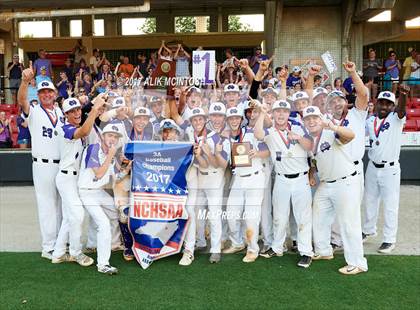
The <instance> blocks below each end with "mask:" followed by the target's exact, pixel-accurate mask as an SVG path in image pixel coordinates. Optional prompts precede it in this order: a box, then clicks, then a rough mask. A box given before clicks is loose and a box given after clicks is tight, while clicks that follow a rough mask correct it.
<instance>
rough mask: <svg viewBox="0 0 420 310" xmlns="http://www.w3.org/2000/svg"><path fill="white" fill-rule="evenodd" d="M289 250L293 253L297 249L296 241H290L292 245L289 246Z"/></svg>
mask: <svg viewBox="0 0 420 310" xmlns="http://www.w3.org/2000/svg"><path fill="white" fill-rule="evenodd" d="M290 251H292V252H295V253H296V252H297V251H298V246H297V242H296V241H295V240H293V241H292V247H291V248H290Z"/></svg>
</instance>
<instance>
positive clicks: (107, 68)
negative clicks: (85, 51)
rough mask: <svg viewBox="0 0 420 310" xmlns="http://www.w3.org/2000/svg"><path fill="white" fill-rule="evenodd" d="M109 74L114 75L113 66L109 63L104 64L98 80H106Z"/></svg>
mask: <svg viewBox="0 0 420 310" xmlns="http://www.w3.org/2000/svg"><path fill="white" fill-rule="evenodd" d="M109 76H112V72H111V68H110V66H109V65H108V64H103V65H102V69H101V71H100V72H99V74H98V76H97V77H96V80H97V81H100V80H106V79H108V77H109Z"/></svg>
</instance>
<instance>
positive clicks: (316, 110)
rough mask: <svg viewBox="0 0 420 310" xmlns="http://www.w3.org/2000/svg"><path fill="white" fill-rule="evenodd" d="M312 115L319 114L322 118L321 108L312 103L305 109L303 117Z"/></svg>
mask: <svg viewBox="0 0 420 310" xmlns="http://www.w3.org/2000/svg"><path fill="white" fill-rule="evenodd" d="M311 115H315V116H319V117H321V118H322V113H321V111H320V110H319V108H318V107H316V106H313V105H310V106H309V107H306V108H305V109H303V118H305V117H307V116H311Z"/></svg>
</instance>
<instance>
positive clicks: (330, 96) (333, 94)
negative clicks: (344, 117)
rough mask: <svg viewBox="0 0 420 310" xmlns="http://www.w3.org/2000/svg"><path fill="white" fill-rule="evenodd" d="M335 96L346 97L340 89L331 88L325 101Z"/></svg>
mask: <svg viewBox="0 0 420 310" xmlns="http://www.w3.org/2000/svg"><path fill="white" fill-rule="evenodd" d="M336 97H340V98H343V99H346V95H345V94H344V93H343V92H342V91H340V90H333V91H332V92H330V93H329V94H328V97H327V102H328V101H330V100H332V99H334V98H336Z"/></svg>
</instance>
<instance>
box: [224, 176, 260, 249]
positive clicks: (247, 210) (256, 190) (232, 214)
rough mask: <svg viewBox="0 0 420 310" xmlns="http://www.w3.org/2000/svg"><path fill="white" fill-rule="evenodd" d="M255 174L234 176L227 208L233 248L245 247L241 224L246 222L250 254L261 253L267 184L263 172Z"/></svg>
mask: <svg viewBox="0 0 420 310" xmlns="http://www.w3.org/2000/svg"><path fill="white" fill-rule="evenodd" d="M255 173H256V174H255ZM255 173H251V175H249V176H240V175H235V176H233V183H232V188H231V191H230V194H229V198H228V202H227V208H226V210H227V216H228V223H229V237H230V240H231V242H232V246H242V245H243V235H242V234H241V223H242V222H245V225H246V232H245V234H246V239H247V240H246V241H247V243H248V252H252V253H258V252H259V246H258V233H259V224H260V220H261V205H262V200H263V195H264V184H265V174H264V173H263V171H262V170H261V171H257V172H255ZM242 219H243V221H242Z"/></svg>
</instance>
